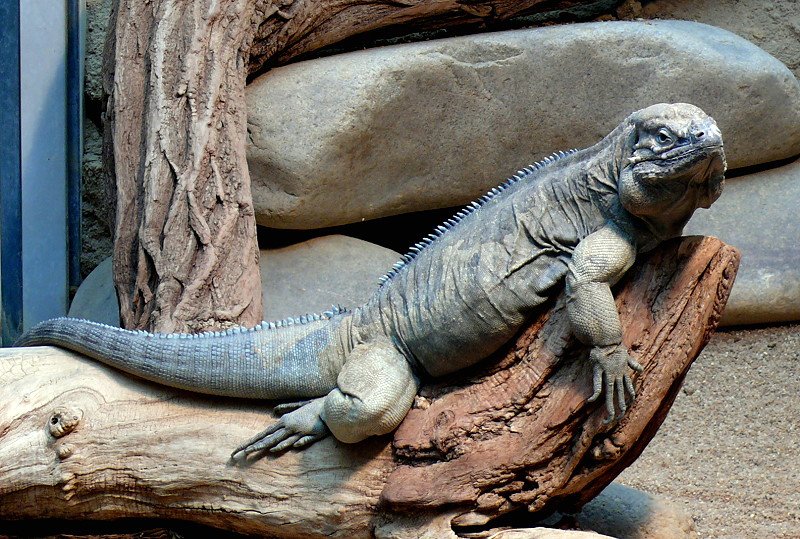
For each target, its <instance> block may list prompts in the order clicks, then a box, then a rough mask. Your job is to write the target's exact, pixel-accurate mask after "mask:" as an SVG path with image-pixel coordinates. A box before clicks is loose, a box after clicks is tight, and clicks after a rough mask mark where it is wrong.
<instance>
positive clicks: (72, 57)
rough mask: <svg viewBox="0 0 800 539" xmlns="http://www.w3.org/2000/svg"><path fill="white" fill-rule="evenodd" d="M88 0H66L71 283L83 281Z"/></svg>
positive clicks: (68, 222) (73, 284)
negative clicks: (82, 192) (85, 32)
mask: <svg viewBox="0 0 800 539" xmlns="http://www.w3.org/2000/svg"><path fill="white" fill-rule="evenodd" d="M84 12H85V0H68V2H67V180H68V182H69V183H68V186H67V227H68V240H67V241H68V242H69V248H68V252H69V261H68V264H67V267H68V271H69V286H70V288H71V289H73V290H74V289H76V288H77V287H78V285H80V284H81V171H82V160H83V72H84V71H83V51H84V46H83V32H82V30H83V28H84V27H85V24H84Z"/></svg>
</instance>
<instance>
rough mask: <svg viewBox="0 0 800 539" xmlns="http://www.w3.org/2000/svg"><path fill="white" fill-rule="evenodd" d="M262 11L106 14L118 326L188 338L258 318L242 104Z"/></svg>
mask: <svg viewBox="0 0 800 539" xmlns="http://www.w3.org/2000/svg"><path fill="white" fill-rule="evenodd" d="M260 5H261V3H259V2H255V1H253V0H191V1H189V0H153V1H151V2H142V1H141V0H116V2H115V4H114V11H113V14H112V25H113V27H114V29H115V30H114V33H113V36H114V39H113V42H112V44H113V46H111V47H107V52H106V66H105V67H106V70H105V73H106V75H105V83H106V91H107V92H108V94H109V96H110V98H109V104H108V108H107V122H108V123H107V126H106V133H107V134H109V135H110V137H111V138H110V139H107V142H106V143H107V144H112V145H113V170H114V171H115V176H116V189H117V193H116V196H117V218H116V227H115V238H114V275H115V284H116V287H117V293H118V296H119V300H120V311H121V318H122V322H123V326H124V327H127V328H144V329H150V330H157V331H162V332H192V331H202V330H212V329H219V328H224V327H228V326H231V325H234V324H242V325H254V324H256V323H258V322H259V321H260V320H261V313H262V306H261V281H260V277H259V274H258V253H259V252H258V243H257V240H256V224H255V215H254V212H253V203H252V196H251V193H250V177H249V175H248V171H247V161H246V156H245V143H246V129H247V114H246V110H245V101H244V87H245V80H246V77H247V61H248V51H249V48H250V41H251V39H252V36H253V33H254V31H255V29H256V28H257V26H256V24H257V22H258V17H256V12H257V8H258V7H259V6H260ZM107 155H108V153H107Z"/></svg>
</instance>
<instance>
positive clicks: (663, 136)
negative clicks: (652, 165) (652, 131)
mask: <svg viewBox="0 0 800 539" xmlns="http://www.w3.org/2000/svg"><path fill="white" fill-rule="evenodd" d="M672 140H673V139H672V133H671V132H670V130H669V129H667V128H661V129H659V130H658V133H656V142H658V143H659V144H661V145H662V146H663V145H664V144H668V143H670V142H672Z"/></svg>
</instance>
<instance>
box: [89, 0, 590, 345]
mask: <svg viewBox="0 0 800 539" xmlns="http://www.w3.org/2000/svg"><path fill="white" fill-rule="evenodd" d="M585 1H586V0H583V1H580V0H572V1H569V0H563V1H561V2H552V1H550V2H545V1H544V0H491V1H473V0H470V1H466V0H377V1H376V0H152V1H149V2H142V1H141V0H115V2H114V6H113V10H112V18H111V28H112V31H111V32H110V33H109V38H108V41H107V45H106V53H105V60H104V88H105V92H106V93H107V94H108V102H107V104H106V116H105V118H106V126H105V142H104V156H105V166H106V170H107V171H109V181H110V182H111V184H112V187H111V191H112V193H113V194H112V197H113V198H114V199H115V200H116V211H117V214H116V223H115V227H114V229H115V233H114V281H115V285H116V287H117V295H118V297H119V303H120V311H121V312H120V314H121V319H122V325H123V327H127V328H139V329H149V330H156V331H162V332H176V331H180V332H194V331H203V330H212V329H219V328H224V327H228V326H231V325H234V324H240V325H245V326H251V325H254V324H256V323H257V322H259V321H260V320H261V315H262V306H261V291H260V281H259V277H258V244H257V240H256V228H255V226H256V225H255V218H254V215H253V204H252V196H251V192H250V177H249V174H248V171H247V163H246V158H245V141H246V110H245V102H244V87H245V83H246V80H247V76H248V75H250V74H252V73H255V72H259V71H263V70H264V69H265V68H267V67H268V66H269V65H274V64H276V63H285V62H287V61H289V60H291V59H292V58H295V57H296V56H297V55H299V54H303V53H307V52H309V51H312V50H315V49H318V48H320V47H323V46H325V45H329V44H332V43H335V42H338V41H340V40H342V39H345V38H347V37H350V36H353V35H356V34H360V33H363V32H366V31H370V30H375V29H378V28H385V27H390V26H394V27H397V26H410V25H412V24H414V25H418V26H426V27H439V26H452V25H456V24H465V23H475V22H477V21H501V20H506V19H508V18H510V17H513V16H515V15H519V14H523V13H529V12H533V11H536V10H537V9H542V8H541V7H540V4H542V5H546V6H547V9H553V8H554V7H559V6H565V5H573V4H580V3H585Z"/></svg>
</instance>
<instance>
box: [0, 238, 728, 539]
mask: <svg viewBox="0 0 800 539" xmlns="http://www.w3.org/2000/svg"><path fill="white" fill-rule="evenodd" d="M738 259H739V256H738V253H737V252H736V251H735V250H734V249H732V248H730V247H727V246H725V245H724V244H722V243H721V242H719V241H718V240H715V239H711V238H689V239H683V240H678V241H674V242H670V243H669V244H667V245H665V246H664V247H662V248H661V249H659V250H658V251H657V252H655V253H653V254H652V255H650V256H649V257H647V258H646V259H645V260H644V261H643V262H641V263H639V264H638V265H637V266H635V267H634V268H633V269H632V270H631V272H630V275H629V276H628V277H627V278H626V279H625V281H624V282H623V283H621V284H620V285H619V287H618V291H617V304H618V306H619V309H620V313H621V317H622V320H623V325H624V327H625V337H624V339H625V343H626V344H627V345H628V346H629V347H630V349H631V350H632V351H633V355H634V356H635V357H636V358H637V359H638V360H639V362H640V363H642V364H643V365H644V367H645V370H644V372H643V373H642V374H641V375H637V376H636V381H635V383H636V390H637V393H638V397H637V399H636V400H635V402H634V403H633V404H632V406H631V407H630V409H629V410H628V414H627V415H626V416H625V417H624V419H622V420H621V421H620V422H618V423H615V424H610V425H605V424H603V418H604V410H603V406H602V404H600V403H595V404H588V403H586V398H587V397H588V396H589V394H590V374H589V371H588V369H587V368H586V365H585V361H583V358H582V356H583V351H582V350H581V349H580V347H579V346H577V345H576V344H575V342H574V341H573V339H572V338H571V337H570V336H569V333H568V328H567V321H566V316H565V312H564V309H563V306H562V300H558V301H557V302H555V304H554V305H553V306H552V307H551V308H550V310H549V311H548V312H546V313H544V314H542V315H541V316H540V317H539V318H538V319H537V320H535V321H534V322H533V323H532V324H531V326H530V327H529V328H528V329H527V330H525V331H524V332H523V333H522V334H521V335H520V336H519V338H518V339H517V340H516V342H515V343H513V344H512V345H511V346H509V348H508V350H506V351H503V352H501V353H499V354H497V357H495V358H491V359H490V360H488V361H487V362H485V363H484V364H482V365H480V366H479V367H478V368H476V369H474V370H473V371H471V372H468V373H464V375H463V376H461V377H459V378H458V379H457V380H455V381H450V382H449V383H448V384H446V385H434V386H428V387H426V388H424V390H423V393H422V396H420V397H419V398H418V400H417V403H416V407H415V409H413V410H412V411H411V413H410V414H409V415H408V417H407V418H406V420H405V421H404V423H403V424H402V425H401V427H400V429H399V430H398V431H397V432H396V433H395V435H394V438H393V439H392V437H391V436H389V437H383V438H379V439H373V440H370V441H367V442H364V443H360V444H356V445H345V444H341V443H338V442H337V441H335V440H333V439H331V438H328V439H326V440H324V441H322V442H319V443H317V444H315V445H313V446H312V447H310V448H309V449H306V450H304V451H298V452H289V453H286V454H284V455H281V456H278V457H273V456H264V457H263V458H259V459H255V460H253V461H249V462H247V463H244V464H242V463H239V464H236V463H233V462H231V461H230V460H229V454H230V451H231V449H232V447H234V446H235V445H236V444H237V443H238V442H239V441H241V440H243V439H245V438H247V437H249V436H250V435H252V434H253V432H255V431H258V430H260V429H261V428H263V427H264V425H265V424H266V423H267V422H269V421H272V420H271V419H270V418H269V417H268V416H267V415H266V414H265V412H266V411H267V408H266V407H265V406H262V405H260V404H259V403H254V402H240V401H232V400H225V399H212V398H200V397H197V396H194V395H191V394H188V393H181V392H177V391H173V390H169V389H165V388H162V387H159V386H156V385H152V384H149V383H145V382H141V381H138V380H135V379H131V378H129V377H127V376H125V375H123V374H121V373H119V372H116V371H114V370H112V369H109V368H106V367H103V366H101V365H98V364H97V363H95V362H93V361H90V360H88V359H84V358H82V357H80V356H77V355H75V354H71V353H67V352H63V351H60V350H57V349H54V348H33V349H6V350H3V351H2V357H0V519H34V518H42V517H51V518H69V519H78V518H82V519H114V518H120V517H132V516H136V517H146V518H149V517H154V518H177V519H183V520H191V521H195V522H198V523H203V524H208V525H211V526H217V527H224V528H227V529H230V530H235V531H239V532H243V533H254V534H261V535H274V536H278V537H329V536H333V537H371V536H375V535H378V536H387V537H388V536H392V537H404V536H409V537H419V536H421V534H422V530H425V529H428V530H429V532H430V533H433V534H434V535H432V536H436V537H446V536H447V535H445V533H446V534H449V535H450V536H453V535H452V533H453V532H452V530H456V531H458V530H459V529H460V527H462V526H491V520H492V519H494V518H496V517H498V516H500V515H502V514H505V513H508V512H509V511H513V510H515V509H527V510H530V511H547V510H549V509H553V508H559V509H562V510H563V509H565V508H566V509H568V508H570V507H579V506H580V505H581V504H583V503H585V502H586V501H588V500H589V499H590V498H591V497H593V496H594V495H595V494H597V493H598V492H599V491H600V490H601V489H602V488H604V487H605V486H606V485H607V484H608V483H609V482H610V481H611V480H612V479H613V478H614V477H615V476H616V475H617V474H618V473H619V472H620V471H621V470H622V469H623V468H624V467H625V466H627V465H629V464H630V463H631V462H632V461H633V460H634V459H635V458H636V457H637V456H638V455H639V454H640V453H641V451H642V450H643V448H644V446H645V445H646V444H647V442H648V441H649V440H650V439H651V437H652V436H653V435H654V433H655V431H656V429H657V428H658V426H659V425H660V424H661V422H662V420H663V419H664V417H665V415H666V413H667V411H668V410H669V407H670V405H671V404H672V401H673V399H674V398H675V395H676V393H677V391H678V389H679V387H680V384H681V382H682V380H683V377H684V375H685V374H686V371H687V370H688V368H689V366H690V365H691V363H692V361H693V360H694V359H695V357H696V356H697V354H698V353H699V352H700V350H701V349H702V348H703V346H704V345H705V343H706V342H707V341H708V338H709V335H710V333H711V332H712V331H713V329H714V328H715V326H716V324H717V321H718V320H719V317H720V314H721V311H722V309H723V307H724V305H725V301H726V300H727V297H728V293H729V291H730V288H731V286H732V283H733V279H734V276H735V274H736V269H737V267H738ZM434 529H435V530H437V531H436V532H431V531H430V530H434Z"/></svg>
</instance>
